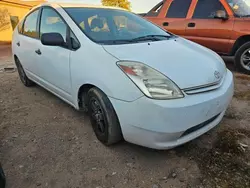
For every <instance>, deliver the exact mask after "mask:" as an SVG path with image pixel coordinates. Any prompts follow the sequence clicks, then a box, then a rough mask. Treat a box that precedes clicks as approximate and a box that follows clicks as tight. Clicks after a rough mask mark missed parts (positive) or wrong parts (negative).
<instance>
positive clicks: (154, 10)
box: [146, 2, 163, 17]
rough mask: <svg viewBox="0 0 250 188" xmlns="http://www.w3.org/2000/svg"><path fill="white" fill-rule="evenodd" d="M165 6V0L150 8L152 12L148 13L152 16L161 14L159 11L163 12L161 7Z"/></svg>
mask: <svg viewBox="0 0 250 188" xmlns="http://www.w3.org/2000/svg"><path fill="white" fill-rule="evenodd" d="M162 7H163V2H161V3H159V4H157V5H156V6H155V7H154V8H153V9H152V10H150V12H149V13H148V14H146V15H147V16H151V17H156V16H158V15H159V13H160V12H161V9H162Z"/></svg>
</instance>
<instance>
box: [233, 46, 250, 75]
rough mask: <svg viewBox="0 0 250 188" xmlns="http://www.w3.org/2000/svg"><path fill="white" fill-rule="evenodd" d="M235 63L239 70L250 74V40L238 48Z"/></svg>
mask: <svg viewBox="0 0 250 188" xmlns="http://www.w3.org/2000/svg"><path fill="white" fill-rule="evenodd" d="M235 64H236V68H237V70H238V71H240V72H242V73H245V74H249V75H250V42H247V43H245V44H244V45H242V46H241V47H240V48H239V49H238V50H237V52H236V55H235Z"/></svg>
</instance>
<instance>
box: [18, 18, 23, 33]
mask: <svg viewBox="0 0 250 188" xmlns="http://www.w3.org/2000/svg"><path fill="white" fill-rule="evenodd" d="M17 28H18V32H19V33H21V34H22V33H23V21H21V22H20V23H19V24H18V26H17Z"/></svg>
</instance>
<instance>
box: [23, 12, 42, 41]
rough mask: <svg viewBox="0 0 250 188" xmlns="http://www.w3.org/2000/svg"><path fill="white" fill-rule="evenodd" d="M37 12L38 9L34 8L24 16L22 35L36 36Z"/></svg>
mask: <svg viewBox="0 0 250 188" xmlns="http://www.w3.org/2000/svg"><path fill="white" fill-rule="evenodd" d="M38 13H39V10H35V11H34V12H32V13H31V14H29V15H28V16H27V17H26V19H25V21H24V26H23V34H24V35H26V36H28V37H32V38H38V32H37V29H36V25H37V18H38Z"/></svg>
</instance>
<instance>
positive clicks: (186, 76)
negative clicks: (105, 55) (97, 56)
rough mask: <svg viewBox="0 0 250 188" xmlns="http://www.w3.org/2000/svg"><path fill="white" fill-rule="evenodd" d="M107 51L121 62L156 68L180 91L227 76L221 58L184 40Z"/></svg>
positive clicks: (114, 48) (124, 46)
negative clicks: (138, 63)
mask: <svg viewBox="0 0 250 188" xmlns="http://www.w3.org/2000/svg"><path fill="white" fill-rule="evenodd" d="M104 48H105V49H106V50H107V51H108V52H109V53H111V54H112V55H114V56H115V57H117V58H118V59H121V60H129V61H138V62H142V63H145V64H147V65H149V66H150V67H152V68H155V69H156V70H158V71H160V72H162V73H163V74H165V75H166V76H167V77H168V78H170V79H171V80H174V82H175V83H176V84H177V85H178V86H179V87H180V88H181V89H184V88H190V87H194V86H200V85H205V84H208V83H213V82H216V81H217V79H216V78H215V77H214V72H215V71H219V72H221V73H223V74H224V72H225V64H224V63H222V62H223V61H222V60H221V58H218V55H211V53H209V52H208V50H207V49H206V48H205V47H202V46H200V45H194V43H190V42H189V41H187V40H185V39H182V38H177V39H171V40H163V41H159V42H152V43H150V44H148V43H139V44H138V43H137V44H131V45H120V46H119V48H117V46H116V45H105V46H104ZM194 67H195V69H194ZM176 70H178V71H176Z"/></svg>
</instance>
